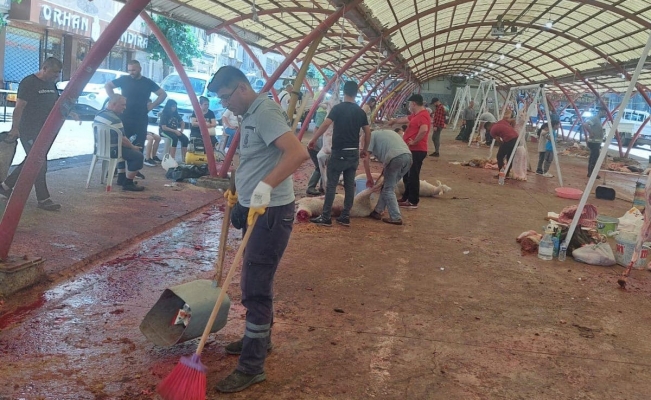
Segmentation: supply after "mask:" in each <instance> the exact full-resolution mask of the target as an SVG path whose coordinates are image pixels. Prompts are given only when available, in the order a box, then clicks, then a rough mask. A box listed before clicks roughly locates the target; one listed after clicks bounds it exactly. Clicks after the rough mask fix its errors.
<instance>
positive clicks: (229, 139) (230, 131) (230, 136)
mask: <svg viewBox="0 0 651 400" xmlns="http://www.w3.org/2000/svg"><path fill="white" fill-rule="evenodd" d="M235 132H237V129H233V128H224V133H225V134H226V135H227V138H226V147H230V145H231V142H232V141H233V136H235Z"/></svg>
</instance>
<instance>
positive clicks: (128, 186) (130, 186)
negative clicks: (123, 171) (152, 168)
mask: <svg viewBox="0 0 651 400" xmlns="http://www.w3.org/2000/svg"><path fill="white" fill-rule="evenodd" d="M122 190H124V191H127V192H142V191H143V190H145V187H144V186H138V185H136V183H135V182H134V181H133V179H127V180H126V181H125V182H124V185H122Z"/></svg>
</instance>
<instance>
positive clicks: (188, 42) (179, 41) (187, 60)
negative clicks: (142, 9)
mask: <svg viewBox="0 0 651 400" xmlns="http://www.w3.org/2000/svg"><path fill="white" fill-rule="evenodd" d="M154 22H156V25H158V28H159V29H160V30H161V32H163V35H165V37H166V38H167V41H168V42H169V43H170V45H171V46H172V49H174V52H175V53H176V55H177V56H178V57H179V60H181V64H183V65H184V66H186V67H191V66H192V59H193V58H197V57H200V56H201V52H200V51H199V43H198V42H197V38H196V37H195V36H194V35H193V34H192V30H191V29H190V27H189V26H187V25H186V24H184V23H181V22H178V21H174V20H172V19H169V18H165V17H163V16H160V15H156V16H154ZM147 52H148V53H149V54H150V55H149V58H150V59H152V60H154V61H158V60H163V65H165V66H172V61H171V60H170V59H169V57H167V53H165V50H164V49H163V46H161V44H160V42H159V41H158V39H156V36H154V35H153V34H152V35H149V40H148V42H147Z"/></svg>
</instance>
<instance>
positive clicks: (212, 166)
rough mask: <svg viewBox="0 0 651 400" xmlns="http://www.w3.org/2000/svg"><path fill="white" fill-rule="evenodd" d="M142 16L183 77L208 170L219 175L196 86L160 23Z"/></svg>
mask: <svg viewBox="0 0 651 400" xmlns="http://www.w3.org/2000/svg"><path fill="white" fill-rule="evenodd" d="M140 17H141V18H142V19H143V20H145V23H146V24H147V26H148V27H149V29H151V31H152V33H153V34H154V36H156V39H158V42H159V43H160V44H161V46H162V47H163V50H165V53H166V54H167V57H169V59H170V61H172V65H174V68H175V69H176V72H178V74H179V78H181V82H183V86H185V91H186V92H188V97H190V103H191V104H192V109H193V110H194V115H195V116H196V117H197V122H198V123H199V131H200V132H201V139H203V146H204V148H205V152H206V155H207V157H206V158H207V159H208V170H209V171H210V176H217V164H216V163H215V156H214V154H215V150H214V149H213V147H212V141H211V140H210V133H208V124H207V123H206V119H205V118H204V117H203V112H202V111H201V105H200V104H199V98H198V97H197V93H196V92H195V91H194V87H193V86H192V84H191V83H190V78H188V74H186V73H185V68H183V64H182V63H181V60H179V57H178V56H177V55H176V52H175V51H174V49H173V48H172V46H170V43H169V42H168V41H167V38H166V37H165V34H163V32H162V31H161V30H160V29H159V28H158V25H156V23H155V22H154V20H153V19H151V17H150V16H149V14H147V11H142V12H141V13H140ZM184 161H185V160H184Z"/></svg>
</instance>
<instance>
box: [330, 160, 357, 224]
mask: <svg viewBox="0 0 651 400" xmlns="http://www.w3.org/2000/svg"><path fill="white" fill-rule="evenodd" d="M358 166H359V150H357V149H355V150H332V154H331V155H330V160H328V170H327V174H328V180H327V181H328V185H327V187H326V194H325V201H324V203H323V213H321V216H323V218H325V219H326V220H328V219H330V217H331V214H332V203H333V202H334V201H335V194H336V193H337V184H338V183H339V176H340V175H341V173H342V172H343V174H344V209H343V210H342V211H341V216H342V217H348V216H350V209H351V208H352V207H353V199H354V198H355V174H356V173H357V167H358Z"/></svg>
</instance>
